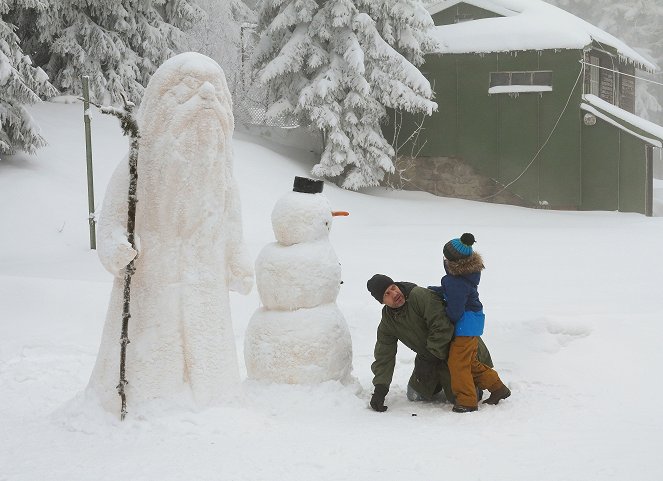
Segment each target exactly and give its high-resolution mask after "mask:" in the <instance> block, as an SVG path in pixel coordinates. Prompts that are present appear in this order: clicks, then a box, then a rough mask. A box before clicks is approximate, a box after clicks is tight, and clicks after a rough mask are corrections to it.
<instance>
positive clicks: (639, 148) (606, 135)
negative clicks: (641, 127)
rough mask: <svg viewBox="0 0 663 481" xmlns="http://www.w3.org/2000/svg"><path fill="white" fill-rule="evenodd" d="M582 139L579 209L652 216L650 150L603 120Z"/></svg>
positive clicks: (589, 128)
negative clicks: (580, 202)
mask: <svg viewBox="0 0 663 481" xmlns="http://www.w3.org/2000/svg"><path fill="white" fill-rule="evenodd" d="M582 135H583V148H582V179H583V180H582V193H583V195H582V204H581V208H582V209H583V210H615V211H620V212H638V213H640V214H645V215H651V214H652V186H653V182H652V174H653V173H652V168H653V165H652V158H651V153H652V149H651V147H650V146H649V145H648V144H647V143H646V142H644V141H643V140H641V139H639V138H638V137H635V136H633V135H631V134H629V133H627V132H624V131H623V130H621V129H619V128H617V127H615V126H614V125H611V124H609V123H607V122H605V121H603V120H602V119H597V121H596V123H595V124H594V125H589V126H588V125H583V127H582Z"/></svg>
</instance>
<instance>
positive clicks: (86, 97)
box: [83, 75, 97, 249]
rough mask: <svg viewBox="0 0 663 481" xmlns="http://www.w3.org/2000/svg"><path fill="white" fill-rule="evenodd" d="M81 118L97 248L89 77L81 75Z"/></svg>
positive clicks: (93, 243) (92, 238)
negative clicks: (83, 128) (83, 127)
mask: <svg viewBox="0 0 663 481" xmlns="http://www.w3.org/2000/svg"><path fill="white" fill-rule="evenodd" d="M83 120H84V122H85V158H86V161H87V205H88V214H89V215H88V222H89V223H90V249H96V248H97V234H96V230H95V227H96V222H97V221H96V219H95V214H94V178H93V174H92V137H91V132H90V77H88V76H87V75H85V76H83Z"/></svg>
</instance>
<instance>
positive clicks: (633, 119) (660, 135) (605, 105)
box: [580, 94, 663, 147]
mask: <svg viewBox="0 0 663 481" xmlns="http://www.w3.org/2000/svg"><path fill="white" fill-rule="evenodd" d="M582 99H583V100H584V102H583V103H581V104H580V108H581V109H582V110H585V111H586V112H590V113H592V114H594V115H596V116H597V117H599V118H601V119H603V120H605V121H606V122H609V123H611V124H613V125H614V126H615V127H618V128H620V129H622V130H624V131H626V132H629V133H630V134H632V135H634V136H636V137H639V138H641V139H642V140H644V141H645V142H647V143H650V144H652V145H654V146H656V147H661V146H662V144H661V141H662V140H663V127H661V126H660V125H656V124H655V123H653V122H650V121H649V120H645V119H643V118H642V117H638V116H637V115H635V114H632V113H631V112H627V111H626V110H624V109H620V108H619V107H617V106H616V105H612V104H611V103H610V102H606V101H605V100H603V99H600V98H599V97H597V96H596V95H590V94H587V95H583V96H582ZM605 114H608V115H605ZM618 121H621V122H626V123H628V124H630V125H632V126H633V127H635V128H637V129H639V130H642V131H643V132H645V133H647V134H649V135H651V136H652V137H655V139H650V138H648V137H645V136H644V135H642V134H638V133H636V132H634V131H632V130H630V129H628V127H627V126H625V125H623V124H621V123H620V122H618Z"/></svg>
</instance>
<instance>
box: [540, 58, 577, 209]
mask: <svg viewBox="0 0 663 481" xmlns="http://www.w3.org/2000/svg"><path fill="white" fill-rule="evenodd" d="M580 58H582V53H581V52H580V51H577V50H562V51H559V52H551V51H544V52H542V53H541V56H540V57H539V66H540V69H541V70H552V72H553V91H552V92H551V95H546V94H543V95H542V96H540V97H539V131H540V138H539V146H541V145H542V144H543V143H544V142H545V141H546V139H547V138H548V136H550V134H551V132H552V131H553V128H554V127H555V122H557V119H558V118H560V115H561V114H562V112H563V111H564V108H565V106H566V111H564V114H563V116H562V117H561V119H560V121H559V123H558V124H557V127H556V128H555V131H554V133H553V134H552V136H551V137H550V140H549V141H548V143H547V144H546V146H545V147H544V148H543V150H542V151H541V153H540V154H539V162H540V170H541V178H542V179H544V181H543V182H541V184H540V193H539V196H540V199H541V200H542V201H547V202H548V203H549V204H550V205H553V206H559V207H562V208H577V207H578V206H580V204H581V202H582V199H581V167H580V164H581V163H580V158H581V141H582V137H581V135H580V120H579V118H578V105H579V104H580V99H581V96H582V76H581V65H580V63H579V62H578V60H579V59H580ZM579 75H580V79H578V76H579ZM576 81H577V84H576ZM574 85H575V86H576V88H575V90H573V86H574ZM572 90H573V94H571V92H572ZM570 94H571V98H570V100H569V95H570ZM567 100H569V102H568V106H567V105H566V102H567Z"/></svg>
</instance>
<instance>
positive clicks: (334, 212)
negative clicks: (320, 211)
mask: <svg viewBox="0 0 663 481" xmlns="http://www.w3.org/2000/svg"><path fill="white" fill-rule="evenodd" d="M339 215H341V216H343V217H345V216H346V215H350V212H346V211H344V210H333V211H332V216H333V217H338V216H339Z"/></svg>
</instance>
